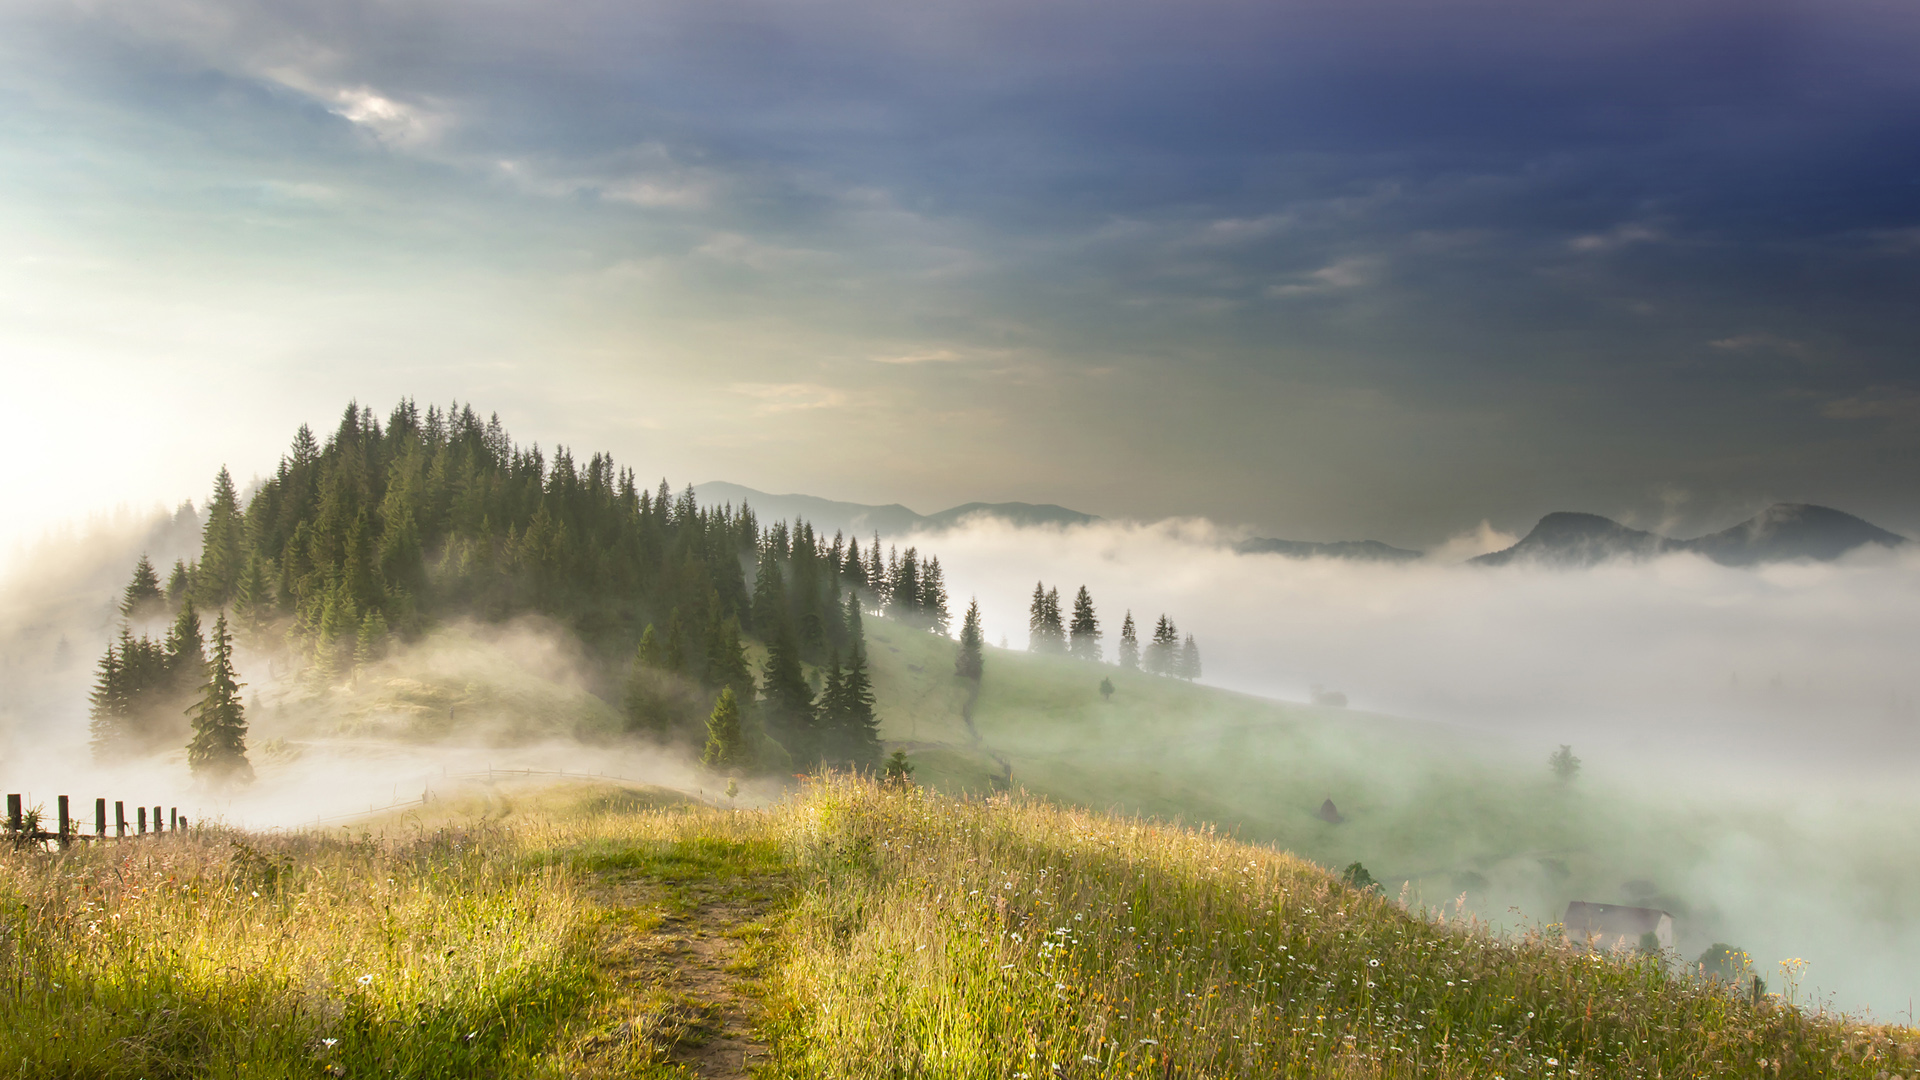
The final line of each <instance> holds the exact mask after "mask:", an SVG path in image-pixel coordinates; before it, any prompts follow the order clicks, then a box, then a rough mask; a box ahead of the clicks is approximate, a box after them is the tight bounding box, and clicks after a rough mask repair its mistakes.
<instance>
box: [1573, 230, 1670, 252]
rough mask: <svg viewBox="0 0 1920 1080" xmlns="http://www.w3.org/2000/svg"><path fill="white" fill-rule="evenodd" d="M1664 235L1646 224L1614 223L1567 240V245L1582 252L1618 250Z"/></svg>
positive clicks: (1647, 242)
mask: <svg viewBox="0 0 1920 1080" xmlns="http://www.w3.org/2000/svg"><path fill="white" fill-rule="evenodd" d="M1665 239H1666V235H1665V234H1664V233H1662V232H1660V231H1659V230H1658V229H1655V228H1652V227H1650V226H1647V225H1639V224H1633V223H1627V224H1623V225H1616V226H1614V227H1613V228H1611V229H1608V230H1607V231H1606V232H1603V233H1588V234H1586V235H1585V236H1576V237H1574V238H1573V239H1571V240H1569V241H1567V247H1569V248H1571V249H1572V250H1574V251H1578V252H1581V253H1583V254H1596V253H1600V252H1607V251H1618V250H1619V249H1621V248H1624V247H1629V246H1631V245H1633V244H1650V243H1653V242H1655V241H1658V240H1665Z"/></svg>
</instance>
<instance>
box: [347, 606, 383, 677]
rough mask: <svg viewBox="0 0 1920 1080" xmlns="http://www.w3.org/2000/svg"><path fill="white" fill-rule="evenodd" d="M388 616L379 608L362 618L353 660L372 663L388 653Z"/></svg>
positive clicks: (355, 641)
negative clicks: (381, 612)
mask: <svg viewBox="0 0 1920 1080" xmlns="http://www.w3.org/2000/svg"><path fill="white" fill-rule="evenodd" d="M388 633H389V631H388V630H387V617H386V616H385V615H382V614H380V610H379V609H378V608H374V609H372V610H370V611H368V612H367V613H366V614H365V615H363V616H361V618H360V630H359V633H357V634H356V635H355V637H354V643H353V662H354V663H355V664H371V663H373V662H374V661H376V660H380V659H383V658H384V657H385V656H386V655H387V637H388Z"/></svg>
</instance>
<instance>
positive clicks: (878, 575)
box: [867, 533, 887, 609]
mask: <svg viewBox="0 0 1920 1080" xmlns="http://www.w3.org/2000/svg"><path fill="white" fill-rule="evenodd" d="M867 589H868V590H869V591H870V592H872V593H873V600H874V606H875V607H877V608H883V609H884V608H885V607H886V604H887V566H886V564H885V563H884V562H882V561H881V560H880V534H879V533H874V534H873V545H872V546H871V547H869V548H867Z"/></svg>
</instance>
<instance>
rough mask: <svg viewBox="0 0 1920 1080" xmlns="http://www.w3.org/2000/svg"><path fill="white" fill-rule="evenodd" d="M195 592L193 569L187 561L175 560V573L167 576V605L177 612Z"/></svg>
mask: <svg viewBox="0 0 1920 1080" xmlns="http://www.w3.org/2000/svg"><path fill="white" fill-rule="evenodd" d="M192 591H193V568H192V567H190V566H188V565H187V560H185V559H175V560H173V572H172V573H171V574H168V575H167V605H168V606H169V607H170V608H172V609H173V610H175V611H178V610H180V605H181V603H183V602H184V601H185V600H186V599H187V596H188V594H190V593H191V592H192Z"/></svg>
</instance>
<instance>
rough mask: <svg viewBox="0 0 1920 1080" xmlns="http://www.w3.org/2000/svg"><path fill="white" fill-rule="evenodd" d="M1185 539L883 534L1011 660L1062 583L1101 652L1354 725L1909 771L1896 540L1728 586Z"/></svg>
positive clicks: (1154, 533) (1691, 560)
mask: <svg viewBox="0 0 1920 1080" xmlns="http://www.w3.org/2000/svg"><path fill="white" fill-rule="evenodd" d="M1237 539H1240V537H1239V535H1238V534H1236V533H1234V532H1232V531H1231V530H1224V529H1221V528H1218V527H1215V526H1213V525H1211V524H1209V523H1207V522H1205V521H1196V520H1185V521H1168V522H1159V523H1154V524H1125V523H1097V524H1094V525H1089V526H1083V527H1074V528H1067V529H1059V528H1045V529H1034V528H1013V527H1010V526H1007V525H1005V524H1003V523H998V522H994V521H991V520H976V521H974V522H972V523H970V524H969V525H968V526H967V527H966V528H964V529H959V530H955V531H951V532H947V533H944V534H940V535H936V536H925V537H912V538H904V539H902V540H901V541H900V543H901V544H902V545H904V544H905V543H909V542H911V543H917V544H919V545H920V546H921V547H922V549H923V550H931V551H935V552H937V553H938V554H939V555H940V558H941V562H942V564H943V566H944V568H945V570H946V574H947V582H948V588H949V591H950V593H952V595H953V597H954V600H953V605H952V606H953V607H954V608H955V610H956V612H957V611H959V610H961V609H964V607H965V604H966V601H967V598H968V597H969V596H978V597H979V600H980V604H981V611H982V616H983V619H984V621H985V626H986V631H987V638H988V640H989V641H992V642H999V641H1001V640H1003V639H1004V640H1005V641H1006V642H1007V643H1008V644H1009V645H1011V646H1013V647H1015V648H1020V647H1023V646H1024V645H1025V642H1026V636H1027V626H1026V620H1027V608H1028V603H1029V600H1030V598H1031V595H1032V592H1033V586H1034V583H1035V581H1036V580H1041V581H1045V582H1046V583H1047V585H1048V586H1050V587H1057V588H1058V589H1059V590H1060V594H1061V596H1062V598H1063V603H1067V602H1070V600H1071V597H1072V595H1073V593H1074V591H1075V590H1076V589H1077V588H1078V587H1079V586H1080V585H1082V584H1084V585H1086V586H1087V587H1088V589H1089V590H1090V592H1091V594H1092V596H1093V600H1094V603H1095V605H1096V607H1097V608H1098V610H1099V614H1100V618H1101V621H1102V630H1103V633H1104V635H1105V641H1104V645H1105V648H1106V653H1107V656H1108V658H1109V659H1112V658H1113V656H1114V655H1115V649H1116V646H1117V642H1118V637H1119V627H1120V620H1121V618H1122V616H1123V615H1124V614H1125V613H1126V611H1128V610H1131V611H1132V613H1133V616H1134V620H1135V622H1136V624H1138V626H1139V628H1140V629H1139V632H1140V636H1141V639H1142V640H1143V641H1144V640H1145V639H1146V638H1147V636H1148V635H1149V634H1150V633H1151V631H1152V627H1153V623H1154V620H1155V619H1156V618H1157V617H1158V616H1159V615H1160V614H1161V613H1162V612H1165V613H1166V614H1168V615H1170V616H1171V617H1172V618H1173V619H1174V621H1175V622H1176V623H1177V624H1178V627H1179V629H1180V631H1181V632H1182V633H1183V634H1184V633H1191V634H1193V635H1195V637H1196V639H1197V640H1198V643H1199V645H1200V648H1201V654H1202V658H1203V661H1204V664H1205V673H1204V675H1203V678H1202V681H1204V682H1207V683H1211V684H1213V685H1217V686H1222V687H1228V688H1232V689H1236V690H1242V691H1246V692H1248V693H1253V694H1260V695H1264V696H1270V697H1275V698H1281V699H1286V700H1294V701H1306V700H1308V699H1309V697H1310V694H1311V691H1312V688H1313V687H1315V686H1320V687H1323V688H1326V689H1328V690H1337V691H1339V692H1341V693H1344V694H1345V695H1346V697H1347V699H1348V701H1349V702H1350V703H1351V705H1352V706H1353V707H1354V708H1356V709H1362V710H1370V711H1376V712H1383V713H1391V714H1396V715H1400V716H1406V717H1415V718H1420V719H1426V720H1433V721H1439V722H1443V723H1447V724H1451V725H1458V726H1462V727H1468V728H1473V729H1477V730H1482V731H1488V732H1494V733H1499V734H1502V735H1510V736H1513V737H1515V738H1518V739H1523V740H1529V741H1532V742H1537V743H1540V744H1542V745H1548V746H1550V745H1553V744H1558V743H1563V742H1571V743H1575V744H1579V745H1581V746H1582V747H1589V748H1591V749H1593V750H1595V751H1597V752H1602V753H1608V752H1621V753H1627V754H1631V755H1632V756H1633V757H1634V758H1635V759H1636V760H1639V761H1660V760H1666V761H1670V762H1675V763H1680V762H1685V761H1691V760H1696V759H1697V758H1698V757H1699V756H1701V755H1707V754H1711V755H1713V756H1714V757H1715V758H1716V759H1718V760H1722V761H1737V762H1739V763H1741V764H1743V765H1750V766H1754V767H1761V766H1767V765H1789V766H1791V767H1792V768H1793V769H1794V770H1795V772H1796V774H1798V775H1804V774H1805V772H1806V770H1808V769H1818V770H1820V771H1823V772H1824V773H1826V774H1828V775H1829V776H1832V777H1836V778H1844V779H1848V780H1850V781H1853V780H1859V779H1861V778H1863V777H1872V778H1875V779H1876V780H1877V779H1887V778H1891V777H1894V776H1903V775H1904V773H1905V772H1906V770H1908V769H1910V768H1911V767H1912V765H1913V764H1914V763H1915V762H1916V760H1920V738H1917V737H1916V726H1917V725H1920V711H1917V710H1916V696H1917V695H1920V664H1915V663H1914V662H1913V657H1915V656H1916V655H1920V545H1917V546H1916V547H1914V548H1909V549H1906V550H1903V551H1891V550H1888V549H1885V548H1872V549H1863V550H1861V551H1858V552H1856V553H1855V554H1854V555H1852V556H1850V557H1849V558H1847V559H1845V560H1843V561H1841V562H1838V563H1832V564H1780V565H1773V566H1768V567H1763V568H1760V569H1734V568H1728V567H1723V566H1719V565H1716V564H1714V563H1712V562H1709V561H1707V560H1705V559H1703V558H1700V557H1698V556H1693V555H1672V556H1667V557H1663V558H1659V559H1654V560H1650V561H1645V562H1632V561H1619V562H1615V563H1612V564H1606V565H1602V566H1598V567H1594V568H1591V569H1583V570H1572V571H1568V570H1558V569H1550V568H1543V567H1529V566H1512V567H1499V568H1494V567H1480V566H1473V565H1463V564H1462V563H1461V562H1460V561H1458V560H1463V559H1465V558H1466V557H1468V556H1470V555H1472V554H1476V553H1478V552H1479V551H1484V550H1489V549H1492V548H1496V547H1501V546H1505V544H1507V543H1510V542H1511V538H1508V537H1502V536H1500V535H1499V534H1497V533H1493V532H1492V531H1491V530H1488V529H1485V528H1483V529H1481V530H1478V531H1476V532H1474V533H1471V534H1468V535H1466V536H1463V537H1462V538H1460V540H1459V541H1458V542H1456V543H1454V544H1451V545H1449V547H1448V548H1447V549H1446V550H1445V551H1444V552H1443V553H1442V554H1440V555H1438V556H1432V557H1429V558H1427V559H1423V560H1420V561H1417V562H1410V563H1380V562H1366V561H1358V560H1341V559H1326V558H1316V559H1292V558H1286V557H1283V556H1278V555H1268V554H1260V555H1240V554H1236V553H1235V552H1234V551H1233V550H1232V547H1231V544H1232V542H1233V541H1234V540H1237Z"/></svg>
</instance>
